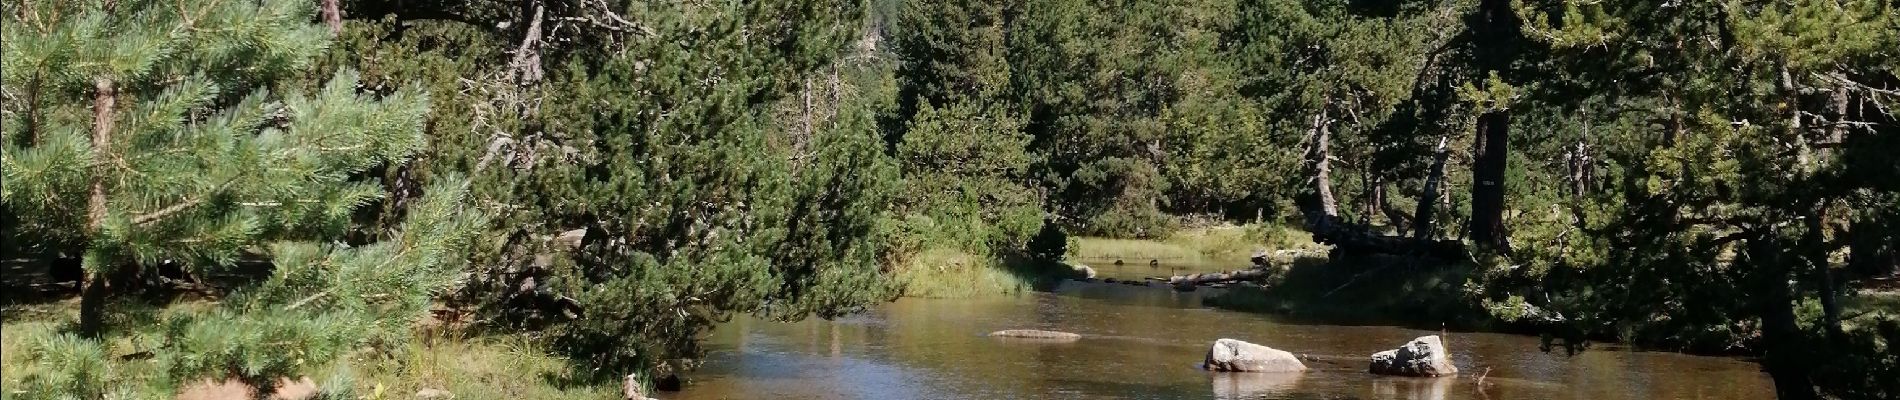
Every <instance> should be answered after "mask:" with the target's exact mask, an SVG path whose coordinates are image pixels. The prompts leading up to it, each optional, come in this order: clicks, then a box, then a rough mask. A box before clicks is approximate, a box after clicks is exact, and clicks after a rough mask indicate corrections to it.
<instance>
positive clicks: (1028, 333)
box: [990, 329, 1082, 340]
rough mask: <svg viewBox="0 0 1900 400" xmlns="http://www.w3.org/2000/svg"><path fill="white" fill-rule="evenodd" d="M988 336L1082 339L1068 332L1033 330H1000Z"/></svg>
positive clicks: (1080, 336)
mask: <svg viewBox="0 0 1900 400" xmlns="http://www.w3.org/2000/svg"><path fill="white" fill-rule="evenodd" d="M990 336H992V337H1006V338H1017V339H1048V340H1076V339H1081V338H1082V335H1077V334H1073V333H1068V332H1056V331H1039V330H1035V329H1010V330H1001V331H996V332H990Z"/></svg>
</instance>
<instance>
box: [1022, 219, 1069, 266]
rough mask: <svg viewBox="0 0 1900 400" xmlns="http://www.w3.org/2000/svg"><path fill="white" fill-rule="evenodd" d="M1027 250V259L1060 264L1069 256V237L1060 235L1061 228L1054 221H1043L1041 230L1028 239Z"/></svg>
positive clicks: (1063, 234)
mask: <svg viewBox="0 0 1900 400" xmlns="http://www.w3.org/2000/svg"><path fill="white" fill-rule="evenodd" d="M1024 247H1026V248H1027V250H1028V253H1029V258H1030V259H1032V260H1035V261H1040V262H1051V263H1055V262H1062V259H1063V257H1065V256H1067V255H1068V254H1069V235H1068V234H1065V233H1062V227H1060V226H1057V225H1056V224H1055V221H1043V222H1042V229H1041V230H1038V231H1036V236H1035V237H1032V238H1029V243H1028V244H1027V245H1025V246H1024Z"/></svg>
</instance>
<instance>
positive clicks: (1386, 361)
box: [1370, 335, 1458, 376]
mask: <svg viewBox="0 0 1900 400" xmlns="http://www.w3.org/2000/svg"><path fill="white" fill-rule="evenodd" d="M1370 371H1371V372H1372V373H1374V374H1379V375H1398V376H1446V375H1457V374H1458V366H1455V365H1452V364H1451V351H1450V350H1446V349H1445V342H1444V341H1443V340H1441V339H1439V338H1438V335H1431V336H1424V337H1420V338H1417V339H1412V341H1411V342H1409V343H1406V344H1405V345H1404V346H1399V348H1397V349H1392V350H1386V351H1381V352H1378V353H1372V367H1371V368H1370Z"/></svg>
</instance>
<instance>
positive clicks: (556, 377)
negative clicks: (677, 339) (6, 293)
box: [0, 300, 619, 399]
mask: <svg viewBox="0 0 1900 400" xmlns="http://www.w3.org/2000/svg"><path fill="white" fill-rule="evenodd" d="M211 309H213V307H212V306H211V303H210V302H207V301H197V300H193V301H183V302H176V303H172V304H170V305H167V306H165V307H164V308H163V309H162V310H156V311H157V312H158V313H163V314H192V313H203V312H207V311H209V310H211ZM78 313H79V311H78V302H76V301H70V300H64V301H54V302H47V303H40V304H30V305H17V304H16V305H9V306H7V307H6V308H5V314H6V319H5V323H4V324H3V325H0V387H6V388H9V389H10V390H11V389H12V388H22V387H40V386H38V385H32V384H30V383H39V384H53V385H55V386H58V385H60V384H61V382H47V381H49V380H51V381H68V380H70V381H71V382H70V383H71V384H81V383H82V382H103V383H106V384H107V385H105V386H109V387H110V388H108V389H105V391H111V392H119V393H133V394H136V396H135V397H136V398H171V397H173V396H174V395H175V394H177V393H179V392H181V391H184V390H185V388H174V387H164V386H163V385H162V384H159V383H158V382H164V381H166V379H163V378H164V374H165V373H166V371H163V370H161V369H160V368H158V365H160V364H161V363H160V362H159V361H161V360H158V359H157V358H156V357H155V356H153V352H151V351H150V350H151V348H150V346H151V344H152V343H151V341H152V340H156V339H155V338H157V337H159V335H162V334H163V332H160V328H161V327H160V326H156V325H151V324H145V325H138V326H139V328H138V329H139V330H140V332H139V333H136V334H131V335H119V337H122V338H123V339H119V340H112V341H108V342H106V343H103V344H102V345H101V346H98V347H96V348H91V347H89V348H88V350H86V351H78V352H65V353H62V354H65V355H71V354H89V355H90V356H88V357H87V358H86V359H62V360H49V359H48V357H60V356H61V354H53V353H51V352H48V353H47V354H36V353H38V352H37V351H29V349H62V346H60V345H59V343H68V344H70V340H69V338H71V336H70V333H69V332H70V331H71V329H72V326H71V321H74V320H76V318H77V316H78ZM414 335H415V336H413V337H411V338H408V340H402V341H399V342H400V343H399V344H397V345H396V347H394V348H389V349H380V350H369V349H370V347H366V348H365V349H364V350H361V351H357V352H356V353H355V354H353V355H351V356H347V357H340V358H338V359H337V360H334V361H333V362H332V363H330V364H329V365H325V366H319V367H316V368H312V369H311V370H313V371H319V372H318V373H316V374H313V375H312V376H310V378H311V380H312V381H314V382H319V383H320V385H321V386H320V388H321V389H323V390H325V391H326V392H327V394H347V396H342V397H335V398H350V399H356V398H364V399H408V398H417V397H418V396H417V395H416V394H417V393H420V392H423V391H425V390H433V391H444V392H448V393H451V394H453V395H454V396H455V397H456V398H466V399H508V398H518V399H557V398H592V399H607V398H616V395H617V394H618V393H619V392H618V389H617V388H614V387H611V386H604V385H589V384H578V383H576V384H568V383H567V382H579V381H578V380H575V379H573V378H572V377H573V375H572V374H571V373H570V368H571V367H570V366H569V365H570V364H569V363H568V362H567V361H566V360H563V359H561V358H560V357H557V356H554V355H550V354H547V353H545V352H543V351H540V350H539V349H538V347H537V346H536V345H534V344H533V343H531V342H530V340H529V339H527V338H525V337H522V336H516V335H495V336H467V334H466V333H465V331H460V330H447V329H441V328H440V327H439V326H431V325H427V324H422V325H418V326H417V328H416V330H415V331H414ZM49 344H51V345H50V346H49ZM64 347H71V346H64ZM55 351H59V350H55ZM159 356H160V357H162V356H169V354H164V355H159ZM55 363H57V364H62V365H66V366H68V367H78V368H61V369H57V370H56V369H51V365H52V364H55ZM82 377H89V378H86V380H84V381H80V380H78V379H81V378H82ZM26 379H39V380H41V381H40V382H27V381H25V380H26ZM13 394H14V395H18V394H20V393H13ZM7 397H8V398H13V397H16V396H13V395H9V396H7Z"/></svg>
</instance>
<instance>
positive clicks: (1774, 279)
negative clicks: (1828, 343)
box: [1748, 233, 1820, 400]
mask: <svg viewBox="0 0 1900 400" xmlns="http://www.w3.org/2000/svg"><path fill="white" fill-rule="evenodd" d="M1764 235H1773V234H1772V233H1766V234H1764ZM1779 247H1780V244H1779V243H1777V241H1775V240H1773V239H1771V238H1769V237H1767V236H1764V237H1757V238H1754V239H1749V243H1748V253H1749V254H1748V256H1749V257H1748V258H1749V263H1750V264H1753V265H1751V267H1753V269H1754V272H1755V273H1756V278H1755V285H1756V286H1757V288H1756V293H1758V294H1760V295H1761V303H1758V304H1756V305H1755V307H1754V308H1755V309H1756V313H1758V314H1759V315H1760V316H1761V321H1762V349H1763V357H1762V366H1763V367H1764V369H1766V370H1768V377H1769V378H1770V379H1772V380H1773V381H1774V382H1775V396H1776V398H1779V399H1782V400H1812V399H1818V398H1820V396H1819V394H1817V393H1815V390H1814V384H1813V382H1812V381H1810V380H1809V379H1808V375H1807V368H1806V364H1807V362H1806V360H1805V358H1804V357H1805V355H1806V354H1809V353H1811V352H1812V351H1813V349H1808V348H1806V347H1807V346H1805V345H1804V344H1803V343H1802V342H1803V340H1801V331H1800V327H1799V326H1798V325H1797V323H1796V321H1795V315H1794V306H1795V305H1794V294H1793V293H1792V292H1791V290H1792V288H1791V287H1789V285H1788V278H1790V274H1789V272H1790V271H1789V269H1788V267H1787V265H1786V264H1785V263H1784V260H1783V259H1782V257H1781V249H1780V248H1779Z"/></svg>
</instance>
